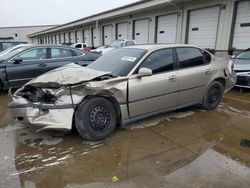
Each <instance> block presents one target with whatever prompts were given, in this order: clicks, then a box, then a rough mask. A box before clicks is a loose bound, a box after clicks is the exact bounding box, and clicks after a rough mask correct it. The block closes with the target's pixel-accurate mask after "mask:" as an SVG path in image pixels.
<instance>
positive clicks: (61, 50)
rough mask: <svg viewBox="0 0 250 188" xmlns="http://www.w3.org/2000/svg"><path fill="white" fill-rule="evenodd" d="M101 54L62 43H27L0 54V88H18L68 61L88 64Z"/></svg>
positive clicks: (82, 64) (83, 64)
mask: <svg viewBox="0 0 250 188" xmlns="http://www.w3.org/2000/svg"><path fill="white" fill-rule="evenodd" d="M98 57H99V56H98V55H97V54H92V53H89V52H85V51H82V50H78V49H76V48H72V47H67V46H62V45H26V46H22V47H20V48H16V49H14V50H12V51H10V52H8V53H6V54H4V55H2V56H0V89H2V90H6V89H8V88H10V87H13V88H18V87H21V86H22V85H23V84H25V83H27V82H28V81H30V80H31V79H32V78H34V77H37V76H39V75H41V74H43V73H45V72H48V71H50V70H52V69H55V68H58V67H60V66H63V65H66V64H68V63H75V64H78V65H81V66H87V65H89V64H90V63H92V62H93V61H95V60H96V59H97V58H98Z"/></svg>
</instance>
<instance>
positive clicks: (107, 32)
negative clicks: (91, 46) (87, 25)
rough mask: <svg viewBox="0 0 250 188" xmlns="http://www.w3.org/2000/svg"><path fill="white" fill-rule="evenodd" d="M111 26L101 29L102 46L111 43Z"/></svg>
mask: <svg viewBox="0 0 250 188" xmlns="http://www.w3.org/2000/svg"><path fill="white" fill-rule="evenodd" d="M112 32H113V31H112V25H107V26H104V27H103V44H104V45H109V44H110V43H111V42H112Z"/></svg>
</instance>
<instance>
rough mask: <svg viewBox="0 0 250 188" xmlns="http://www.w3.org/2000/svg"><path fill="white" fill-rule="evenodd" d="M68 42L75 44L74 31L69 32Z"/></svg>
mask: <svg viewBox="0 0 250 188" xmlns="http://www.w3.org/2000/svg"><path fill="white" fill-rule="evenodd" d="M70 42H72V43H75V32H74V31H71V32H70Z"/></svg>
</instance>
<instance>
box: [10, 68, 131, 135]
mask: <svg viewBox="0 0 250 188" xmlns="http://www.w3.org/2000/svg"><path fill="white" fill-rule="evenodd" d="M107 74H108V73H106V72H101V71H94V70H92V69H88V68H85V67H81V66H78V65H75V64H69V65H66V66H64V67H61V68H59V69H57V71H55V70H53V71H51V72H49V73H47V74H46V75H42V76H40V77H38V78H36V79H34V80H32V81H30V82H29V83H27V84H26V85H25V86H24V87H22V88H21V89H19V90H18V91H17V92H16V93H15V94H14V95H13V96H12V100H13V101H12V103H11V104H10V109H11V112H12V115H13V117H14V118H17V119H19V120H23V121H25V122H27V123H29V124H32V125H34V126H35V128H36V129H37V130H43V129H66V130H71V128H72V122H73V121H72V120H73V116H74V112H75V109H76V107H77V106H78V105H79V104H80V103H81V102H82V101H83V100H84V98H85V97H91V96H103V97H108V98H109V97H112V98H113V99H114V100H116V101H117V104H118V105H119V106H118V108H119V109H120V113H122V114H121V117H123V118H125V119H127V118H129V116H128V112H127V105H126V103H127V100H126V99H127V96H126V95H127V91H126V90H127V80H128V78H127V77H118V78H112V79H111V78H109V79H108V78H104V80H103V79H102V76H105V75H107ZM70 75H71V76H70ZM72 75H74V76H73V77H72ZM31 91H32V92H31ZM41 93H42V94H41ZM47 96H53V97H50V98H49V97H47ZM51 98H53V99H54V100H51ZM46 99H47V101H46ZM49 99H50V100H49Z"/></svg>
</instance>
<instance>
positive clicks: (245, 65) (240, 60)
mask: <svg viewBox="0 0 250 188" xmlns="http://www.w3.org/2000/svg"><path fill="white" fill-rule="evenodd" d="M232 61H233V62H234V71H235V72H236V74H237V83H236V86H237V87H242V88H250V49H247V50H246V51H244V52H242V53H240V54H239V55H237V56H235V57H233V59H232Z"/></svg>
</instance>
